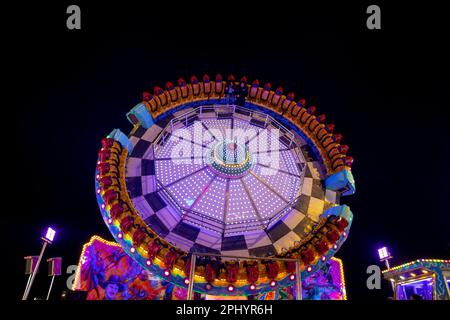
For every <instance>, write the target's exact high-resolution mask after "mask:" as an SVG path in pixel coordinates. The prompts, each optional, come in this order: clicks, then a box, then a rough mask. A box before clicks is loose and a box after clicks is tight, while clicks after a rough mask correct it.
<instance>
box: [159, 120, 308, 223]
mask: <svg viewBox="0 0 450 320" xmlns="http://www.w3.org/2000/svg"><path fill="white" fill-rule="evenodd" d="M181 129H182V130H181V131H178V130H173V131H172V135H170V136H169V137H168V138H166V140H165V142H164V143H162V144H160V145H158V146H157V148H156V149H155V172H156V179H157V181H159V183H160V185H161V187H160V188H159V189H158V190H159V192H161V191H165V192H166V193H167V194H168V196H169V197H170V198H171V199H172V200H175V202H176V203H177V205H178V206H177V207H180V208H181V210H182V212H181V219H182V220H186V221H187V222H189V221H193V220H196V221H197V222H198V221H205V220H208V219H210V220H211V221H212V223H213V224H216V225H217V224H219V226H220V227H219V228H218V230H217V231H218V232H220V229H221V230H222V232H225V231H226V230H239V231H243V232H244V231H249V230H252V229H264V228H266V227H267V225H268V224H269V222H270V221H271V218H272V217H273V216H274V215H275V214H277V213H279V212H280V211H282V210H286V208H290V203H291V202H292V201H293V200H294V197H295V196H296V195H297V194H298V190H299V189H300V188H301V178H302V176H301V172H300V169H299V167H298V166H297V163H296V159H295V157H296V155H295V154H294V153H293V152H292V149H288V148H287V147H286V146H285V145H283V144H282V143H281V142H280V141H279V136H278V135H277V133H275V134H272V133H271V131H265V130H264V128H261V126H256V125H253V124H252V123H250V122H249V121H244V120H241V119H235V118H233V119H229V118H224V119H204V120H202V121H201V122H199V121H197V122H193V123H191V124H189V125H188V126H187V127H182V128H181ZM235 137H236V138H237V140H236V141H241V142H242V143H245V142H247V143H248V142H249V141H253V143H255V146H257V148H258V149H257V150H254V152H252V156H254V157H255V163H254V165H253V166H252V167H253V168H252V169H250V170H249V172H248V173H247V174H245V175H244V176H242V177H241V178H239V179H235V178H230V177H223V176H220V175H219V174H218V173H217V172H215V171H213V170H210V168H209V166H208V162H207V161H206V160H207V157H206V155H207V153H208V152H211V150H213V147H214V146H215V145H216V144H217V143H218V142H220V141H223V139H229V140H230V141H234V140H231V139H234V138H235ZM240 139H241V140H240ZM263 144H265V145H263ZM273 146H275V148H274V147H273ZM272 149H273V150H272ZM258 150H261V151H258Z"/></svg>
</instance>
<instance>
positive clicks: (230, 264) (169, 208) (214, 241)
mask: <svg viewBox="0 0 450 320" xmlns="http://www.w3.org/2000/svg"><path fill="white" fill-rule="evenodd" d="M230 87H233V89H235V91H234V92H232V90H230ZM127 118H128V119H129V121H130V122H131V123H132V124H133V125H134V127H133V129H132V131H131V132H130V134H129V135H126V134H124V133H122V132H121V131H120V130H119V129H115V130H113V131H112V132H111V133H110V134H109V135H108V136H107V137H106V138H104V139H103V140H102V146H101V150H100V151H99V153H98V162H97V166H96V173H95V176H96V178H95V189H96V193H97V201H98V204H99V207H100V210H101V213H102V216H103V218H104V221H105V223H106V225H107V226H108V228H109V230H110V232H111V233H112V235H113V237H114V239H115V240H116V241H117V243H118V244H119V245H120V247H121V248H122V249H123V250H124V252H126V253H127V254H128V255H129V256H130V257H132V258H133V259H134V261H136V262H137V263H138V264H139V265H140V267H141V268H143V269H144V270H147V271H149V272H150V273H151V274H154V275H157V276H158V277H160V278H161V279H164V281H166V282H168V283H171V284H173V285H175V286H177V287H180V288H186V289H188V288H189V289H190V290H191V291H194V292H197V293H202V294H208V295H215V296H228V295H233V296H248V295H264V294H267V293H268V292H271V291H274V288H275V287H276V288H284V287H288V286H293V285H295V282H296V278H297V275H300V276H301V277H300V279H307V278H308V277H309V276H311V275H313V274H316V273H317V272H318V271H320V270H323V268H324V267H326V266H327V265H329V262H330V261H332V257H333V256H334V254H335V253H336V252H337V251H338V250H339V248H340V246H341V245H342V244H343V242H344V241H345V239H346V237H347V236H348V233H349V229H350V226H351V223H352V213H351V211H350V209H349V207H348V206H346V205H340V203H339V202H340V198H341V196H346V195H351V194H353V193H354V192H355V183H354V179H353V176H352V173H351V169H350V167H351V164H352V161H353V159H352V157H350V156H348V155H347V151H348V146H346V145H343V144H341V141H342V135H341V134H338V133H335V132H334V129H335V126H334V125H333V124H327V123H325V120H326V117H325V115H323V114H321V115H318V114H317V111H316V107H315V106H308V105H307V104H306V101H305V100H304V99H300V100H298V101H296V100H295V99H294V94H293V93H289V94H284V93H283V89H282V88H281V87H280V88H278V89H276V90H272V88H271V85H270V84H269V83H267V84H265V85H264V86H262V87H261V86H260V85H259V82H258V81H257V80H255V81H253V83H252V84H248V83H247V79H246V78H245V77H243V78H242V79H240V81H236V80H235V79H234V77H233V76H230V77H229V78H228V79H227V80H226V81H225V80H224V79H222V77H221V76H220V75H217V76H216V77H215V80H211V79H210V78H209V77H208V76H207V75H205V76H204V77H203V81H199V80H198V79H197V78H196V77H195V76H192V77H191V79H190V82H189V83H187V82H186V81H185V80H183V79H179V80H178V85H173V84H172V83H170V82H168V83H167V84H166V86H165V90H163V89H162V88H160V87H155V88H154V93H153V94H151V93H148V92H144V94H143V100H142V102H140V103H139V104H137V105H136V106H135V107H134V108H133V109H132V110H131V111H130V112H128V114H127ZM333 261H334V260H333ZM341 268H342V266H341ZM300 285H301V283H300ZM297 288H298V287H297ZM304 289H305V288H303V290H304ZM341 298H342V296H341Z"/></svg>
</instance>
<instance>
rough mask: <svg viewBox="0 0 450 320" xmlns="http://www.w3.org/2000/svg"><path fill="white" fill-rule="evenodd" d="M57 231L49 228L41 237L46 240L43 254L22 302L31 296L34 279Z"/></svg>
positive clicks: (42, 250)
mask: <svg viewBox="0 0 450 320" xmlns="http://www.w3.org/2000/svg"><path fill="white" fill-rule="evenodd" d="M55 235H56V230H55V229H53V228H52V227H48V228H47V230H46V232H45V233H44V236H42V237H41V239H42V240H44V242H43V244H42V249H41V253H40V254H39V258H38V260H37V262H36V267H35V268H34V270H33V273H32V275H31V279H30V281H29V283H28V286H27V288H25V293H24V294H23V297H22V300H27V299H28V295H29V294H30V290H31V286H32V285H33V282H34V278H35V277H36V274H37V271H38V269H39V264H40V263H41V260H42V257H43V256H44V252H45V248H47V245H48V244H52V242H53V239H54V238H55Z"/></svg>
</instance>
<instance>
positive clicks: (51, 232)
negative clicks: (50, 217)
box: [43, 227, 56, 242]
mask: <svg viewBox="0 0 450 320" xmlns="http://www.w3.org/2000/svg"><path fill="white" fill-rule="evenodd" d="M55 234H56V230H54V229H53V228H51V227H48V228H47V231H46V233H45V236H44V238H43V239H44V240H46V241H48V242H52V241H53V239H54V238H55Z"/></svg>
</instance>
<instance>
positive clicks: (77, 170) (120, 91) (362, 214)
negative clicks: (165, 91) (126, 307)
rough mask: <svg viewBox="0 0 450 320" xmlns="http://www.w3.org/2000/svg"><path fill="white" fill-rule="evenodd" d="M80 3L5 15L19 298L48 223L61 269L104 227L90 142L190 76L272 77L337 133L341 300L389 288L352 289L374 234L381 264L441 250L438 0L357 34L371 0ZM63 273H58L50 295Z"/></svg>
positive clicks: (447, 207) (370, 253)
mask: <svg viewBox="0 0 450 320" xmlns="http://www.w3.org/2000/svg"><path fill="white" fill-rule="evenodd" d="M78 3H79V4H80V6H81V12H82V18H81V19H82V30H81V31H69V30H67V29H66V26H65V25H66V21H65V20H66V16H67V15H66V13H65V11H66V7H67V5H69V4H72V3H67V4H64V3H63V4H57V5H51V6H50V5H48V4H47V5H45V4H43V3H41V2H39V3H37V4H34V5H33V6H27V5H24V4H21V5H20V6H18V5H16V7H15V8H11V9H8V11H5V12H4V13H5V16H7V17H5V19H7V25H8V28H7V29H4V31H6V32H7V34H6V35H5V37H4V38H3V42H4V46H2V47H3V49H2V50H3V51H6V54H7V58H6V59H5V60H4V62H6V68H7V70H6V76H7V78H6V82H5V83H4V84H3V87H5V85H6V88H5V89H7V90H6V91H7V94H9V95H11V98H12V100H11V102H10V103H9V104H8V105H5V104H4V105H3V110H7V111H8V112H11V113H12V115H11V116H9V117H7V118H3V121H5V122H6V123H5V125H6V124H7V125H8V127H10V129H9V130H8V132H7V133H6V134H7V135H6V137H7V138H6V139H5V138H4V140H3V148H4V149H3V150H4V152H6V154H5V155H4V156H3V157H4V159H6V160H7V163H6V166H5V167H4V170H6V171H7V172H6V173H7V175H8V181H10V183H8V186H7V187H6V188H7V189H8V192H10V193H11V196H8V197H4V198H3V204H4V209H3V216H4V218H3V219H2V220H3V222H2V224H3V223H5V225H6V226H7V227H6V228H5V229H6V232H7V234H6V237H7V239H11V241H8V242H6V245H5V246H6V247H7V249H6V250H7V254H8V255H7V257H8V258H7V263H6V265H5V264H4V265H3V266H4V267H6V268H7V270H5V272H7V274H8V276H7V278H8V281H7V282H8V283H9V284H10V285H11V290H9V291H8V295H9V298H12V299H20V298H21V295H22V294H23V289H24V287H25V283H26V277H25V275H24V274H23V270H24V261H23V257H24V256H26V255H37V254H39V250H40V245H41V243H40V241H39V236H40V232H41V231H42V230H43V229H44V228H45V227H46V226H47V225H49V224H52V225H54V226H55V227H56V228H57V230H58V234H57V240H56V242H55V243H54V244H53V245H52V246H51V247H50V248H49V250H48V251H47V252H46V258H48V257H51V256H61V257H63V267H64V270H65V268H66V267H67V266H68V265H71V264H76V263H77V262H78V258H79V255H80V253H81V247H82V245H83V244H84V243H85V242H87V241H88V240H89V238H90V237H91V236H92V235H94V234H98V235H100V236H102V237H104V238H106V239H112V236H111V235H110V234H109V231H108V230H107V228H106V226H105V225H104V223H103V220H102V218H101V215H100V212H99V210H98V207H97V203H96V199H95V194H94V170H95V162H96V160H97V150H98V148H99V146H100V140H101V138H102V137H104V136H105V135H106V134H108V133H109V132H111V130H112V129H114V128H120V129H121V130H122V131H124V132H126V133H128V132H129V131H130V130H131V124H130V123H129V122H128V121H127V119H126V117H125V114H126V112H127V111H129V110H130V109H131V108H132V107H133V106H134V105H135V104H136V103H138V102H139V101H140V98H141V93H142V92H143V91H145V90H147V91H150V90H152V88H153V86H154V85H159V86H163V85H164V83H165V82H166V81H172V82H174V83H175V82H176V80H177V79H178V78H179V77H184V78H185V79H186V80H187V79H189V77H190V76H191V75H197V76H198V77H199V78H200V77H201V76H202V75H203V74H204V73H208V74H209V75H210V76H214V75H215V74H216V73H218V72H220V73H221V74H222V75H223V76H227V75H229V74H230V73H233V74H234V75H235V76H236V77H239V78H240V77H241V76H243V75H246V76H247V77H248V78H249V79H250V80H251V81H252V80H254V79H259V80H260V83H261V84H264V83H265V82H267V81H270V82H271V83H272V85H273V86H274V87H277V86H279V85H281V86H283V87H284V88H285V92H289V91H294V92H295V93H296V97H297V98H301V97H304V98H305V99H306V101H307V102H308V104H309V105H312V104H314V105H316V106H317V108H318V110H319V113H325V114H326V115H327V121H330V122H332V123H335V124H336V132H339V133H342V134H343V135H344V139H343V143H344V144H348V145H349V146H350V151H349V154H350V155H351V156H353V157H354V158H355V162H354V165H353V175H354V176H355V179H356V191H357V192H356V194H355V195H353V196H351V197H346V198H343V199H342V202H343V203H345V204H348V205H349V206H350V208H351V210H352V212H353V214H354V223H353V226H352V228H351V231H350V235H349V238H348V240H347V241H346V243H345V244H344V245H343V247H342V249H341V250H340V251H339V252H338V254H337V256H338V257H340V258H342V259H343V261H344V266H345V275H346V278H347V291H348V295H349V297H350V298H351V299H385V298H386V297H387V296H388V295H389V294H390V292H389V287H388V283H387V282H384V281H383V289H382V290H373V291H370V290H368V289H367V288H366V278H367V275H366V268H367V266H369V265H371V264H375V263H377V257H376V248H377V247H378V246H379V245H380V244H384V245H387V246H389V247H390V248H391V250H392V252H393V255H394V260H393V263H402V262H407V261H409V260H412V259H416V258H449V256H450V252H449V250H450V204H449V196H450V188H449V181H450V166H449V163H450V161H449V159H450V142H449V141H450V103H449V98H450V94H449V90H450V83H449V78H450V77H449V72H448V71H449V57H450V53H449V52H448V49H447V48H448V46H447V45H446V44H445V42H448V38H449V35H448V34H449V33H448V31H445V30H444V28H447V30H448V21H449V16H448V15H449V12H450V10H449V8H448V7H447V8H444V7H439V6H435V7H433V6H430V5H429V6H428V7H425V6H412V5H410V4H409V5H403V6H399V7H398V8H394V7H391V6H388V5H386V4H384V5H380V6H381V10H382V29H381V30H368V29H367V28H366V25H365V23H366V22H365V21H366V18H367V14H366V13H365V11H366V8H367V5H368V4H372V3H367V4H359V5H350V4H345V5H344V4H343V2H342V1H339V4H334V5H327V4H325V3H323V4H320V5H317V6H316V7H314V8H312V7H306V6H304V5H302V6H299V7H297V8H294V7H291V6H290V5H289V4H288V3H286V4H283V5H282V4H281V3H280V2H279V1H277V2H274V3H273V4H272V5H269V4H267V5H262V4H261V2H260V1H259V2H254V4H252V5H248V6H246V7H242V4H239V2H238V3H233V4H232V5H227V4H226V3H222V4H220V5H219V6H217V7H215V6H213V5H212V4H211V2H208V5H207V9H205V7H203V8H199V7H191V6H189V5H187V4H185V5H184V6H182V7H180V6H179V5H176V4H175V3H173V4H171V5H167V6H166V7H163V6H156V5H154V4H153V3H152V2H151V1H148V2H147V5H146V6H144V5H141V4H139V5H138V4H135V5H131V4H129V3H128V2H122V3H121V4H119V3H118V4H111V2H105V3H104V4H103V5H102V6H98V7H92V6H91V5H89V4H88V3H87V2H84V1H82V2H81V3H80V2H78ZM197 6H199V5H197ZM5 41H6V42H5ZM10 201H13V202H14V203H13V205H10V204H9V202H10ZM7 204H8V205H7ZM7 207H8V209H6V208H7ZM41 268H42V271H41V273H40V275H39V276H38V277H37V280H36V286H35V288H34V290H33V291H32V294H31V296H32V297H34V296H40V297H45V295H46V289H47V288H48V285H49V283H50V279H49V278H48V277H47V276H46V272H47V268H46V265H45V264H43V265H42V266H41ZM66 278H67V277H66V276H64V277H60V278H58V279H57V283H56V290H55V292H54V293H55V295H56V293H59V292H60V291H61V290H62V289H64V286H65V284H64V282H65V281H66ZM4 292H5V291H4Z"/></svg>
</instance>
